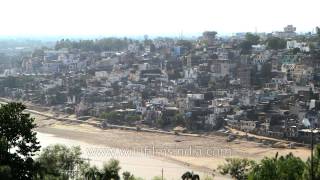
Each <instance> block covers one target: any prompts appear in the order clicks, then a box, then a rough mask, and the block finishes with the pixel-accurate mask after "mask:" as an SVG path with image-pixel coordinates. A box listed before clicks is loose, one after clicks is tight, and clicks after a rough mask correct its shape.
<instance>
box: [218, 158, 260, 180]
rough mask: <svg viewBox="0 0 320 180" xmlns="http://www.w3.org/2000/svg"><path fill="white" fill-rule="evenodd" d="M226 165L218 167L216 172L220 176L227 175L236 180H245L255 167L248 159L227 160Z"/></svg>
mask: <svg viewBox="0 0 320 180" xmlns="http://www.w3.org/2000/svg"><path fill="white" fill-rule="evenodd" d="M226 161H227V163H226V164H224V165H222V166H219V167H218V170H219V172H220V173H221V174H222V175H226V174H229V175H231V176H232V178H235V179H237V180H245V179H247V178H248V175H249V173H250V171H251V169H252V168H253V167H254V166H255V162H254V161H252V160H248V159H239V158H227V159H226Z"/></svg>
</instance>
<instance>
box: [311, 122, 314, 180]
mask: <svg viewBox="0 0 320 180" xmlns="http://www.w3.org/2000/svg"><path fill="white" fill-rule="evenodd" d="M311 180H314V174H313V129H312V128H311Z"/></svg>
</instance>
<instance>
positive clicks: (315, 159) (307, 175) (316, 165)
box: [303, 144, 320, 179]
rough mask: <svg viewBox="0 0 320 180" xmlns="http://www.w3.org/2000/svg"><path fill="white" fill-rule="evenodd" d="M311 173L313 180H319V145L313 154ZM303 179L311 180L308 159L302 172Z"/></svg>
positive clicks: (309, 161)
mask: <svg viewBox="0 0 320 180" xmlns="http://www.w3.org/2000/svg"><path fill="white" fill-rule="evenodd" d="M313 173H314V179H320V144H318V145H317V146H316V147H315V149H314V152H313ZM303 177H304V179H311V178H310V177H311V159H310V158H308V160H307V162H306V167H305V169H304V172H303Z"/></svg>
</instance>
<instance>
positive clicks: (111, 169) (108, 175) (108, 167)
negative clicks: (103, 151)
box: [101, 159, 121, 180]
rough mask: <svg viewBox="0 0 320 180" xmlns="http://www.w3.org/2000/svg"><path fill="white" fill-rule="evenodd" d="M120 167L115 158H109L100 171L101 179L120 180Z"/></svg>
mask: <svg viewBox="0 0 320 180" xmlns="http://www.w3.org/2000/svg"><path fill="white" fill-rule="evenodd" d="M120 169H121V167H120V166H119V161H118V160H115V159H111V160H109V162H108V163H106V164H104V165H103V168H102V171H101V180H120V176H119V171H120Z"/></svg>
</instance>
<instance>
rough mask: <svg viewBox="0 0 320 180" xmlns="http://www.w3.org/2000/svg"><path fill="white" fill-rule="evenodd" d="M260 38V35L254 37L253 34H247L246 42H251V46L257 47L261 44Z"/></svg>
mask: <svg viewBox="0 0 320 180" xmlns="http://www.w3.org/2000/svg"><path fill="white" fill-rule="evenodd" d="M259 40H260V37H259V36H258V35H254V34H252V33H247V34H246V41H248V42H250V44H252V45H255V44H259Z"/></svg>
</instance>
